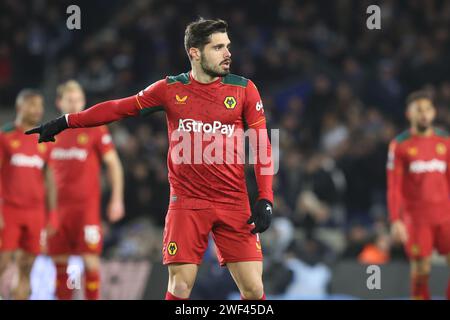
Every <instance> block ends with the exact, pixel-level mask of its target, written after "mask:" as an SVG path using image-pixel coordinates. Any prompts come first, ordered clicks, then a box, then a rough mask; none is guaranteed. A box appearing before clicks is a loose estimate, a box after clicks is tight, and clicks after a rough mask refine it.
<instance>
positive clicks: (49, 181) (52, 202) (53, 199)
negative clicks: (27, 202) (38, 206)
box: [45, 167, 58, 212]
mask: <svg viewBox="0 0 450 320" xmlns="http://www.w3.org/2000/svg"><path fill="white" fill-rule="evenodd" d="M45 185H46V190H47V193H46V194H47V210H48V211H49V212H51V211H54V210H56V204H57V196H58V193H57V189H56V183H55V179H54V175H53V170H52V169H51V168H50V167H47V169H46V170H45Z"/></svg>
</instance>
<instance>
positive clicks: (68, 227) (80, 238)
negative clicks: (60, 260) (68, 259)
mask: <svg viewBox="0 0 450 320" xmlns="http://www.w3.org/2000/svg"><path fill="white" fill-rule="evenodd" d="M57 214H58V218H59V226H58V230H57V232H56V233H55V234H54V235H53V236H51V237H49V238H48V239H47V245H48V254H49V255H63V254H64V255H66V254H69V255H81V254H87V253H92V254H100V253H101V252H102V247H103V241H102V240H103V239H102V238H103V235H102V229H101V223H100V204H99V203H98V201H95V202H94V201H91V203H77V204H64V203H63V204H60V205H59V206H58V210H57Z"/></svg>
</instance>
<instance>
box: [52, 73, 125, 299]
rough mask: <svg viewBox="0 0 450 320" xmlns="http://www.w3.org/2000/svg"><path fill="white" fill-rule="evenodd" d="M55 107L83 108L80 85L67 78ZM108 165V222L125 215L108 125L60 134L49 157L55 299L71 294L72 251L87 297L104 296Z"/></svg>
mask: <svg viewBox="0 0 450 320" xmlns="http://www.w3.org/2000/svg"><path fill="white" fill-rule="evenodd" d="M56 104H57V107H58V108H59V109H60V110H61V112H62V113H63V114H65V113H70V112H79V111H81V110H83V109H84V106H85V97H84V92H83V89H82V87H81V86H80V84H79V83H78V82H76V81H74V80H69V81H67V82H65V83H63V84H61V85H60V86H59V87H58V89H57V101H56ZM102 163H104V164H105V166H106V170H107V173H108V177H109V179H110V182H111V200H110V203H109V206H108V208H107V214H108V217H109V219H110V221H112V222H115V221H117V220H119V219H120V218H122V216H123V214H124V206H123V172H122V171H123V170H122V166H121V163H120V160H119V158H118V155H117V152H116V151H115V148H114V145H113V142H112V138H111V135H110V134H109V131H108V129H107V127H106V126H101V127H95V128H80V129H77V130H70V131H66V132H63V133H61V135H59V136H58V138H57V140H56V142H55V144H54V145H53V150H52V152H51V155H50V165H51V167H52V168H53V170H54V173H55V179H56V185H57V190H58V227H57V231H56V233H55V234H54V235H53V236H51V237H49V239H48V253H49V255H51V256H52V258H53V261H54V262H55V265H56V278H57V279H56V290H55V292H56V297H57V298H58V299H60V300H67V299H71V298H72V293H73V292H72V289H71V288H69V287H68V286H67V279H68V275H67V272H66V271H67V263H68V259H69V256H70V255H80V256H81V257H82V258H83V262H84V266H85V286H84V289H85V298H86V299H88V300H95V299H98V298H99V294H100V273H99V269H100V258H99V255H100V254H101V251H102V229H101V217H100V209H101V208H100V199H101V193H100V173H101V165H102Z"/></svg>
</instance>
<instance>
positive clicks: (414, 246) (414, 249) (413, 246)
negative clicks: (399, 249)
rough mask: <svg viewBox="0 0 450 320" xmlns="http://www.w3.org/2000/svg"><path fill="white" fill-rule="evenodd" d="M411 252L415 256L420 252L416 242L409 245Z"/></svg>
mask: <svg viewBox="0 0 450 320" xmlns="http://www.w3.org/2000/svg"><path fill="white" fill-rule="evenodd" d="M411 253H412V255H413V256H417V255H418V254H419V253H420V247H419V245H418V244H413V245H412V246H411Z"/></svg>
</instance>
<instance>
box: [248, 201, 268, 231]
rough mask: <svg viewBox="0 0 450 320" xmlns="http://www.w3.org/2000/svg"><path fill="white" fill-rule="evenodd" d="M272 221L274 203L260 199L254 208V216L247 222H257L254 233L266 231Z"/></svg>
mask: <svg viewBox="0 0 450 320" xmlns="http://www.w3.org/2000/svg"><path fill="white" fill-rule="evenodd" d="M271 221H272V203H271V202H270V201H268V200H266V199H261V200H258V201H257V202H256V204H255V207H254V208H253V212H252V216H251V217H250V219H248V221H247V223H248V224H252V223H255V228H254V229H253V230H252V233H253V234H256V233H262V232H264V231H266V230H267V229H268V228H269V226H270V222H271Z"/></svg>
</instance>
